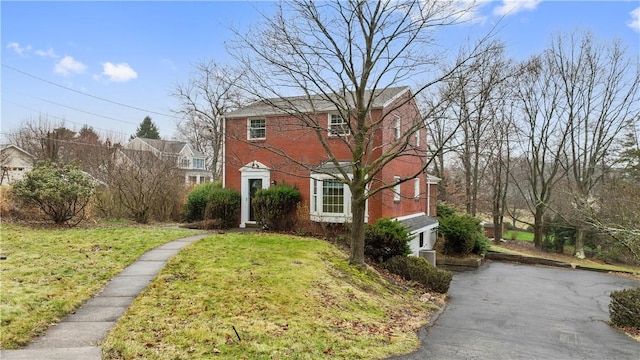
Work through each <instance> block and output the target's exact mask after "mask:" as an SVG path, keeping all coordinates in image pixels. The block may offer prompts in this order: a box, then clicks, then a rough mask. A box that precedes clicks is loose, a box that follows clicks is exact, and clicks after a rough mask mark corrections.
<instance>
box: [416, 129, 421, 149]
mask: <svg viewBox="0 0 640 360" xmlns="http://www.w3.org/2000/svg"><path fill="white" fill-rule="evenodd" d="M419 146H420V129H418V130H416V147H419Z"/></svg>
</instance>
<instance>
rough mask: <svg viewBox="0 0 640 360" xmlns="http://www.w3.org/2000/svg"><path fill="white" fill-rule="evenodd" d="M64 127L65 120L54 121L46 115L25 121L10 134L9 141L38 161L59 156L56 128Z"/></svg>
mask: <svg viewBox="0 0 640 360" xmlns="http://www.w3.org/2000/svg"><path fill="white" fill-rule="evenodd" d="M61 128H64V122H62V121H60V122H52V121H50V120H49V119H48V118H47V117H46V116H42V115H41V116H40V117H38V119H37V120H36V119H29V120H26V121H24V122H23V123H22V124H21V126H20V127H19V128H18V129H16V130H14V131H12V132H11V133H10V134H9V136H8V137H9V141H10V142H11V143H12V144H13V145H16V146H18V147H19V148H21V149H23V150H25V151H26V152H28V153H29V154H31V155H33V156H34V157H35V160H36V161H41V160H45V159H50V160H53V161H57V160H58V159H57V158H56V159H53V158H52V156H53V157H57V154H58V145H59V142H58V141H56V139H57V136H56V131H55V129H61Z"/></svg>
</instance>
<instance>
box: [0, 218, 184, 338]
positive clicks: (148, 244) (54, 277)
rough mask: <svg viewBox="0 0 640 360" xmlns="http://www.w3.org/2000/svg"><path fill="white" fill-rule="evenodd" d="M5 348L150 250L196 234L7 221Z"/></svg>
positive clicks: (2, 270) (1, 317) (0, 274)
mask: <svg viewBox="0 0 640 360" xmlns="http://www.w3.org/2000/svg"><path fill="white" fill-rule="evenodd" d="M0 231H1V233H0V234H1V243H0V254H1V255H3V256H6V257H7V259H6V260H0V325H1V328H2V334H1V335H2V336H1V337H0V348H1V349H15V348H19V347H21V346H24V345H26V344H27V343H28V342H29V341H30V340H31V339H32V338H33V337H34V336H36V335H38V334H40V333H42V332H43V331H45V330H46V329H47V328H48V327H49V326H50V325H51V324H54V323H55V322H57V321H59V320H60V319H61V318H62V317H64V316H65V315H67V314H68V313H70V312H71V311H73V310H74V309H75V308H77V307H78V306H79V305H80V304H82V303H83V302H84V301H85V300H87V299H88V298H90V297H91V296H92V295H94V294H95V293H96V292H97V291H98V290H99V289H100V288H102V287H103V286H104V285H105V284H106V283H107V282H108V280H109V279H110V278H111V277H113V276H114V275H115V274H117V273H118V272H120V271H121V270H122V269H124V268H125V267H126V266H127V265H129V264H130V263H132V262H133V261H134V260H135V259H136V258H138V257H139V256H140V255H142V254H143V253H145V252H146V251H148V250H150V249H152V248H154V247H156V246H158V245H160V244H163V243H166V242H168V241H170V240H174V239H178V238H181V237H184V236H188V235H192V234H193V231H188V230H185V229H161V228H157V227H156V228H154V227H149V226H130V225H128V224H122V223H119V224H111V225H105V226H103V227H99V228H93V229H80V228H64V229H32V228H28V227H25V226H19V225H15V224H9V223H2V227H1V228H0Z"/></svg>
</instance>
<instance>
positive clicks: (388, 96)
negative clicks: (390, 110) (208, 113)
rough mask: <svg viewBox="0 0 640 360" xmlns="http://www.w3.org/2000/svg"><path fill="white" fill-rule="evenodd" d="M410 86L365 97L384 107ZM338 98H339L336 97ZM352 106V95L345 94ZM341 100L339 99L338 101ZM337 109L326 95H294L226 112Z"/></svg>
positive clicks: (242, 115)
mask: <svg viewBox="0 0 640 360" xmlns="http://www.w3.org/2000/svg"><path fill="white" fill-rule="evenodd" d="M408 90H409V87H407V86H400V87H389V88H385V89H378V90H375V91H369V90H368V91H366V92H365V98H371V97H373V106H372V108H373V109H379V108H382V107H384V106H385V105H386V104H387V103H388V102H389V101H391V100H393V99H395V98H396V97H398V96H400V95H402V94H403V93H404V92H406V91H408ZM336 99H337V98H336ZM344 99H346V100H348V102H349V104H346V105H347V106H349V107H352V106H353V104H352V103H351V101H349V100H351V99H350V96H344ZM338 102H339V101H338ZM334 110H336V105H335V103H334V102H333V101H331V100H330V99H329V98H328V97H327V96H325V95H309V96H292V97H283V98H273V99H267V100H262V101H256V102H254V103H252V104H249V105H247V106H245V107H242V108H240V109H238V110H234V111H231V112H229V113H226V114H225V117H226V118H245V117H254V116H267V115H282V114H287V113H312V112H329V111H334Z"/></svg>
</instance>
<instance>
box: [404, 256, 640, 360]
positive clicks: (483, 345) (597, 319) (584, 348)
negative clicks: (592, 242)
mask: <svg viewBox="0 0 640 360" xmlns="http://www.w3.org/2000/svg"><path fill="white" fill-rule="evenodd" d="M638 286H640V281H637V280H634V279H630V278H624V277H619V276H614V275H609V274H602V273H596V272H590V271H582V270H567V269H558V268H548V267H536V266H528V265H516V264H506V263H498V262H490V263H487V264H486V265H484V266H482V267H481V268H480V269H478V270H475V271H471V272H463V273H456V274H455V275H454V277H453V281H452V283H451V287H450V289H449V296H450V301H449V303H448V305H447V307H446V308H445V309H444V311H443V312H442V313H441V314H440V316H439V317H438V318H437V319H436V320H435V321H434V322H433V326H432V327H430V328H429V329H425V330H422V331H421V333H420V337H421V340H422V343H423V346H422V348H421V349H420V350H419V351H418V352H416V353H413V354H410V355H407V356H403V357H398V358H396V359H407V360H408V359H412V360H414V359H448V360H455V359H554V360H555V359H581V360H582V359H597V360H601V359H616V360H623V359H630V360H638V359H640V343H639V342H637V341H635V340H634V339H632V338H630V337H628V336H626V335H625V334H623V333H621V332H619V331H617V330H615V329H613V328H612V327H610V326H609V325H608V323H607V322H608V321H609V309H608V306H609V301H610V297H609V294H610V293H611V291H613V290H620V289H625V288H630V287H638Z"/></svg>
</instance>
